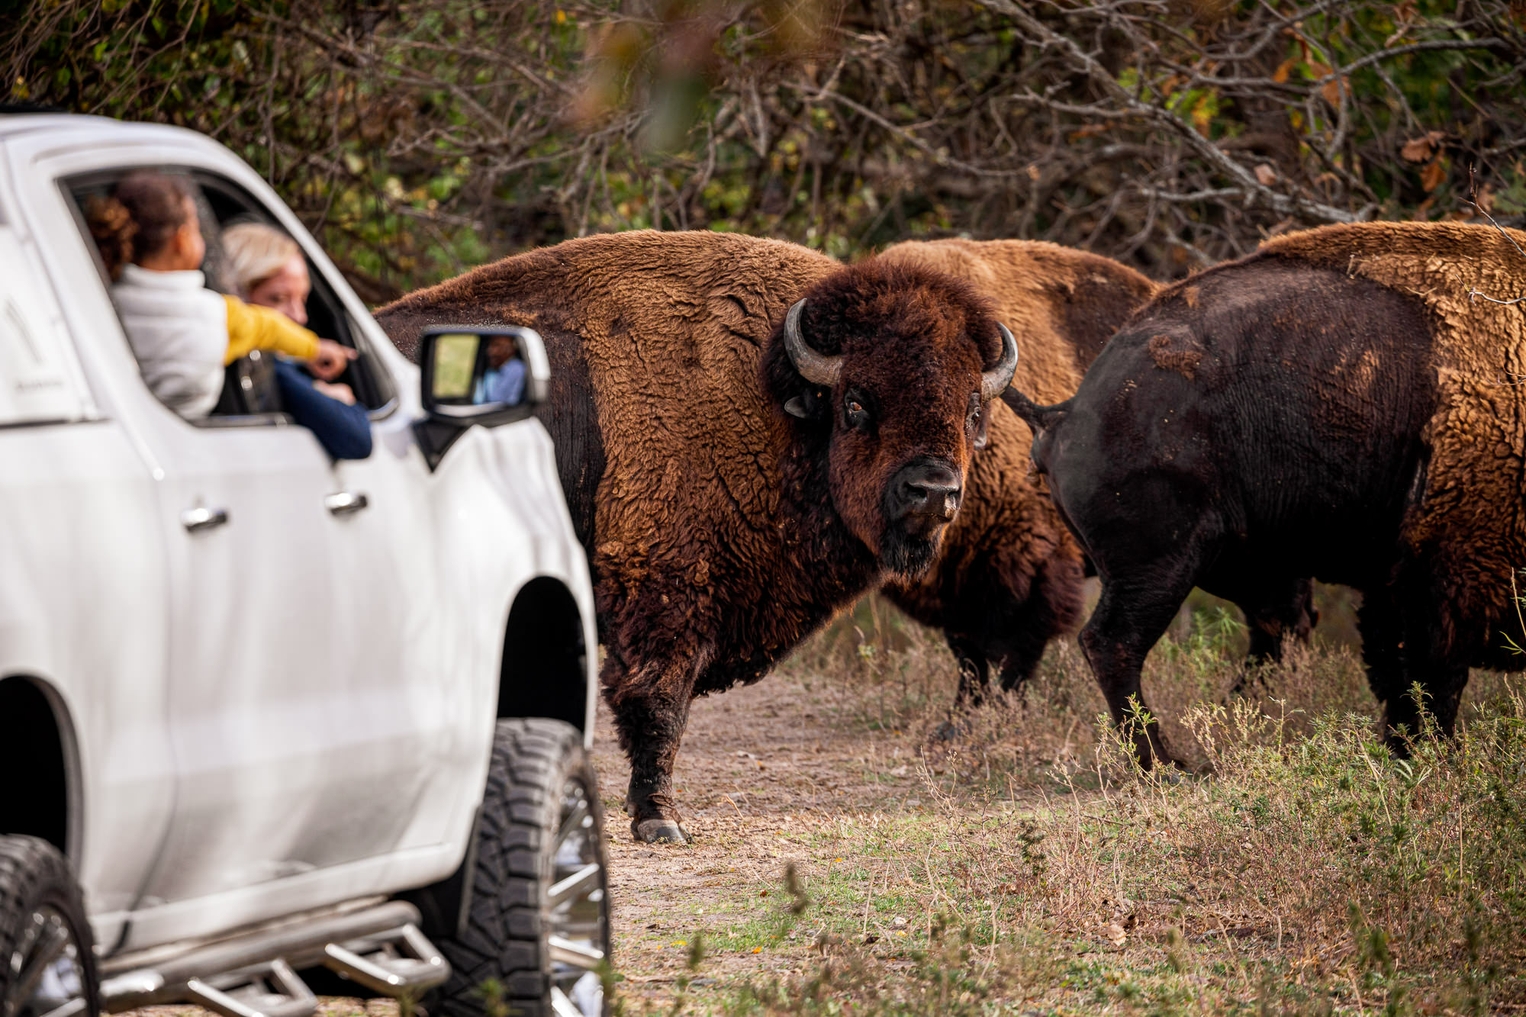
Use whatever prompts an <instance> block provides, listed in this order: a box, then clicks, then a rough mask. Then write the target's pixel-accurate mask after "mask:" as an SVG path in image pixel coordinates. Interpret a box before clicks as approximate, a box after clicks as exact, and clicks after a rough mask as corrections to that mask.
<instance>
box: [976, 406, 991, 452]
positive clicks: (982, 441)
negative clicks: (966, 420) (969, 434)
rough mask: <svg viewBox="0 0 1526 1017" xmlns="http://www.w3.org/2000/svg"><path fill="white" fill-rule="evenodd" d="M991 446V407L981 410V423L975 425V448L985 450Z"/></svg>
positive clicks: (983, 407)
mask: <svg viewBox="0 0 1526 1017" xmlns="http://www.w3.org/2000/svg"><path fill="white" fill-rule="evenodd" d="M989 444H991V407H989V406H982V407H981V408H980V423H979V424H977V425H975V448H976V449H977V450H979V449H983V448H985V447H986V446H987V445H989Z"/></svg>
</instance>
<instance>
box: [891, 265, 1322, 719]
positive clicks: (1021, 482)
mask: <svg viewBox="0 0 1526 1017" xmlns="http://www.w3.org/2000/svg"><path fill="white" fill-rule="evenodd" d="M881 257H882V258H884V259H886V260H891V261H901V262H904V263H906V264H918V265H923V266H925V267H927V268H932V269H936V270H938V271H941V272H946V273H948V274H949V275H953V276H957V277H958V278H960V279H963V280H965V281H966V282H968V283H969V284H970V285H971V286H972V287H974V289H975V290H976V292H978V293H980V294H981V295H982V296H985V297H986V298H987V299H989V300H990V301H991V302H992V304H993V305H994V307H995V309H996V316H997V317H998V318H999V319H1000V320H1001V321H1003V322H1005V323H1006V324H1007V325H1008V327H1010V328H1011V329H1012V331H1013V333H1014V334H1015V335H1016V336H1017V337H1018V345H1019V348H1020V349H1021V350H1022V357H1021V359H1020V362H1019V363H1018V368H1017V374H1016V376H1015V377H1014V378H1013V380H1012V384H1013V386H1014V387H1015V388H1018V389H1020V390H1021V391H1023V392H1026V393H1032V394H1033V395H1034V397H1035V398H1037V399H1039V400H1041V401H1043V402H1058V401H1059V400H1061V399H1064V398H1066V397H1068V396H1070V395H1071V394H1073V393H1074V392H1075V390H1076V386H1078V385H1079V384H1080V383H1081V377H1082V375H1083V374H1084V373H1085V372H1086V370H1087V368H1089V367H1090V366H1091V363H1092V361H1093V360H1095V359H1096V358H1097V355H1098V354H1099V353H1101V352H1102V347H1103V346H1104V345H1105V344H1106V343H1107V341H1108V339H1109V338H1110V337H1111V336H1112V335H1113V333H1114V332H1116V331H1117V330H1118V329H1119V328H1120V327H1122V326H1123V324H1124V323H1125V322H1127V321H1128V319H1129V317H1130V316H1131V315H1132V314H1133V313H1134V312H1135V310H1137V309H1138V308H1139V307H1141V306H1143V305H1144V304H1145V303H1146V302H1147V301H1148V300H1149V299H1150V298H1151V297H1152V296H1154V294H1155V292H1156V290H1157V287H1156V285H1155V284H1154V283H1153V282H1151V281H1150V280H1149V279H1147V278H1145V277H1144V276H1143V275H1140V274H1139V273H1138V272H1136V271H1134V270H1133V269H1131V268H1129V267H1127V266H1125V265H1122V264H1119V263H1118V262H1116V261H1113V260H1112V259H1110V258H1104V257H1101V256H1099V255H1095V254H1090V253H1087V252H1085V251H1078V250H1074V249H1072V248H1068V247H1061V246H1059V245H1056V244H1050V243H1044V242H1042V241H1029V240H985V241H976V240H933V241H911V242H908V243H903V244H897V245H896V246H894V247H891V248H888V249H887V250H886V251H885V252H884V253H883V254H882V255H881ZM988 427H989V432H990V438H989V445H988V446H987V448H986V449H985V450H984V451H982V452H981V453H980V454H979V455H977V456H976V457H975V462H974V465H973V466H972V468H971V471H970V477H969V481H968V483H967V484H966V490H967V494H966V496H965V500H964V506H963V508H961V509H960V511H959V516H958V518H957V519H955V520H954V522H953V523H951V524H950V525H949V529H948V533H947V534H946V535H945V536H944V538H943V551H942V553H941V554H940V555H939V559H938V561H937V563H936V564H935V565H934V566H933V567H932V568H931V569H929V570H928V571H927V572H926V573H924V574H923V575H922V576H921V577H920V578H917V579H904V578H896V579H891V580H890V581H889V582H888V583H887V584H886V585H885V588H884V589H885V593H886V594H887V595H888V596H889V598H890V600H891V601H892V602H894V603H895V604H896V605H897V606H899V607H900V608H901V609H902V610H904V611H905V612H906V613H907V614H909V615H911V616H912V617H913V618H915V619H917V620H918V621H920V622H922V623H923V624H924V625H930V626H935V627H938V628H941V629H943V631H944V633H945V635H946V636H947V637H948V642H949V647H950V648H951V649H952V650H953V652H954V655H955V657H957V658H958V660H959V664H960V684H959V700H960V701H977V702H978V701H979V700H980V698H981V697H982V693H983V692H984V690H985V688H986V686H987V683H988V681H989V675H990V666H991V665H992V664H995V665H997V666H999V667H1000V669H1001V670H1000V681H1001V687H1002V688H1003V689H1006V690H1011V689H1014V688H1016V687H1018V686H1019V685H1021V683H1022V682H1024V681H1025V680H1026V679H1027V678H1028V677H1029V676H1030V675H1031V674H1032V673H1033V670H1034V668H1035V667H1036V666H1037V664H1038V661H1039V658H1040V657H1041V656H1042V655H1043V652H1044V647H1045V646H1046V645H1047V643H1048V641H1049V640H1050V639H1051V638H1054V637H1055V636H1058V635H1061V634H1063V633H1067V632H1071V631H1074V628H1075V625H1076V623H1077V622H1078V621H1079V619H1080V612H1081V608H1082V603H1081V598H1082V585H1081V584H1082V578H1083V559H1082V555H1081V552H1080V550H1079V549H1078V548H1077V547H1076V546H1075V542H1074V540H1073V539H1072V538H1071V536H1070V534H1069V533H1067V532H1066V530H1065V525H1064V523H1063V522H1061V521H1060V518H1059V516H1058V514H1057V513H1056V511H1055V509H1054V506H1053V504H1052V503H1051V502H1050V500H1049V494H1048V491H1047V490H1046V489H1045V487H1044V484H1043V481H1042V480H1041V479H1039V478H1037V477H1035V476H1034V475H1033V471H1032V466H1031V461H1030V458H1029V449H1030V448H1031V446H1032V436H1031V434H1030V432H1029V430H1028V427H1027V425H1026V424H1024V423H1023V422H1022V421H1021V420H1020V419H1018V417H1017V415H1016V414H1014V413H1012V412H1011V411H1010V410H1009V409H1008V408H1007V407H1006V406H1005V405H1001V404H998V405H996V406H993V407H992V410H991V415H990V420H989V422H988ZM1245 587H1246V588H1245V589H1244V590H1243V591H1241V593H1240V596H1239V598H1237V602H1238V603H1239V605H1240V607H1241V608H1242V609H1243V610H1244V612H1245V615H1246V621H1247V623H1248V625H1249V633H1250V656H1251V657H1252V658H1253V659H1256V658H1271V659H1276V658H1277V657H1278V656H1280V654H1281V649H1282V640H1283V638H1284V637H1285V636H1288V635H1291V636H1294V637H1295V638H1299V639H1304V640H1307V639H1308V636H1309V631H1310V629H1311V628H1312V627H1313V625H1314V623H1315V621H1316V620H1317V618H1318V615H1317V612H1315V610H1314V605H1313V590H1312V584H1311V583H1310V582H1309V581H1308V580H1307V579H1299V580H1296V581H1293V582H1291V583H1281V584H1279V583H1272V584H1268V585H1262V584H1257V585H1254V586H1253V585H1252V584H1249V583H1247V584H1245Z"/></svg>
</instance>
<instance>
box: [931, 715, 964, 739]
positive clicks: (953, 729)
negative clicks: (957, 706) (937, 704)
mask: <svg viewBox="0 0 1526 1017" xmlns="http://www.w3.org/2000/svg"><path fill="white" fill-rule="evenodd" d="M969 733H970V727H969V724H968V723H967V722H965V721H958V722H955V721H952V720H945V721H944V722H943V723H941V724H939V725H938V726H937V728H936V729H934V731H933V739H934V740H935V741H940V742H952V741H958V740H959V739H960V738H963V737H964V736H965V735H967V734H969Z"/></svg>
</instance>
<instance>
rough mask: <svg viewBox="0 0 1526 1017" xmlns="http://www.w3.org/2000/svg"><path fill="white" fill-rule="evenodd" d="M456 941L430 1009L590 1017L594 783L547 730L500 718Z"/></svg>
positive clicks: (595, 906)
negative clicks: (467, 896)
mask: <svg viewBox="0 0 1526 1017" xmlns="http://www.w3.org/2000/svg"><path fill="white" fill-rule="evenodd" d="M476 837H477V843H476V861H475V864H474V865H473V866H472V872H471V875H472V879H471V882H470V883H469V884H468V892H469V893H470V895H471V896H470V899H469V900H468V901H467V904H466V907H467V912H466V924H465V929H464V931H463V933H462V935H460V936H458V937H448V938H444V939H442V940H441V941H439V946H440V949H441V951H442V952H443V953H444V954H445V957H446V959H447V960H449V961H450V966H451V974H450V979H449V980H448V981H447V982H446V983H445V985H444V986H443V992H442V997H443V998H441V999H440V1001H439V1004H440V1005H439V1010H440V1011H442V1012H443V1013H444V1014H447V1015H449V1017H468V1015H470V1017H481V1015H482V1014H483V1013H484V1012H486V1013H487V1014H489V1015H492V1014H504V1015H513V1017H570V1015H572V1014H581V1015H583V1017H602V1015H604V1014H605V1013H607V1012H608V1007H607V1005H606V1003H605V1001H604V977H603V976H604V975H605V973H606V972H607V971H608V963H607V958H608V956H609V894H608V888H607V882H606V872H605V859H604V819H603V810H602V809H601V808H600V806H599V783H598V778H597V776H596V775H595V774H594V770H593V766H592V764H591V763H590V761H589V759H588V754H587V752H585V751H584V749H583V736H582V734H581V733H579V732H578V730H577V729H576V728H574V727H573V726H572V725H570V724H566V723H563V722H562V721H559V720H545V719H541V718H532V719H528V720H501V721H499V722H498V730H497V734H496V736H495V738H494V740H493V758H492V762H491V763H490V764H489V766H488V775H487V790H486V792H485V793H484V795H483V801H482V813H481V818H480V820H479V822H478V827H477V834H476Z"/></svg>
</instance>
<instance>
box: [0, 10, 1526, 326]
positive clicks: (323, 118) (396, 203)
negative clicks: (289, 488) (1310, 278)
mask: <svg viewBox="0 0 1526 1017" xmlns="http://www.w3.org/2000/svg"><path fill="white" fill-rule="evenodd" d="M0 64H3V66H4V69H5V73H6V81H7V82H8V86H9V92H10V97H11V101H12V102H30V103H37V104H44V105H54V106H60V107H63V108H66V109H69V110H72V111H76V112H88V113H100V114H105V115H108V116H115V117H122V118H125V119H141V120H160V121H166V122H171V123H177V124H183V125H185V126H188V127H193V128H196V129H198V130H201V131H205V132H206V133H208V134H210V135H212V136H213V137H215V138H217V139H218V140H220V141H222V142H223V143H225V144H227V145H229V146H230V147H231V148H233V149H234V150H235V151H236V152H238V153H239V154H240V155H242V156H243V157H244V158H245V159H247V160H248V161H249V162H250V163H251V164H252V165H253V166H254V167H255V168H256V169H258V170H259V171H260V172H261V173H263V174H265V175H266V176H267V177H268V178H269V179H270V181H271V182H272V183H273V184H274V185H275V186H276V188H277V189H278V190H279V191H280V192H281V193H282V194H283V196H284V197H285V198H286V199H287V201H288V202H290V203H291V205H292V206H293V208H295V209H296V210H297V211H298V213H299V214H300V215H301V216H302V217H303V218H304V219H305V220H306V221H307V222H308V223H309V224H310V225H311V226H312V227H313V228H314V229H315V230H316V231H318V232H319V233H320V235H321V236H322V237H323V239H324V241H325V243H326V244H327V245H328V247H329V249H330V250H331V251H332V252H333V253H334V254H335V256H336V260H338V261H339V262H340V263H341V264H342V265H343V266H344V267H345V269H346V271H347V272H349V273H350V274H351V277H352V278H353V279H354V280H355V281H356V283H357V285H358V286H359V288H360V289H361V291H362V292H363V293H364V294H365V295H366V296H368V297H369V298H371V299H373V300H381V299H385V298H386V297H388V296H390V295H393V294H396V293H398V292H402V291H405V290H407V289H410V288H413V287H415V286H418V285H421V284H425V283H428V282H432V281H435V280H437V279H440V278H443V277H445V276H449V275H453V274H455V273H457V272H459V271H460V270H461V269H463V268H465V267H468V266H470V265H473V264H476V263H479V262H481V261H483V260H486V259H488V258H491V257H496V256H500V255H503V254H507V253H511V252H513V251H516V250H520V249H523V248H525V247H527V246H531V245H537V244H546V243H553V242H555V241H558V240H561V239H564V238H566V237H569V236H575V235H579V234H582V233H588V232H595V231H601V230H615V229H627V228H632V227H648V226H655V227H658V228H662V229H692V228H710V229H727V230H744V231H747V232H751V233H759V234H767V235H774V236H782V237H788V238H790V239H794V240H797V241H800V242H802V243H806V244H809V245H811V246H813V247H816V248H819V249H822V250H825V251H827V252H829V253H831V254H834V255H837V256H840V257H851V256H854V255H856V254H858V253H859V252H861V251H863V250H866V249H868V248H871V247H874V246H877V245H882V244H885V243H888V242H891V241H894V240H897V239H901V238H903V237H907V236H936V235H945V234H959V233H962V234H967V235H970V236H975V237H994V236H1019V237H1034V238H1044V239H1050V240H1055V241H1058V242H1061V243H1066V244H1073V245H1078V246H1082V247H1087V248H1090V249H1092V250H1095V251H1098V252H1100V253H1104V254H1109V255H1113V256H1115V257H1121V258H1123V259H1125V260H1128V261H1131V262H1132V263H1134V264H1136V265H1138V266H1139V267H1140V268H1142V269H1144V270H1145V271H1147V272H1149V273H1150V274H1152V275H1154V276H1156V277H1158V278H1168V277H1171V276H1175V275H1180V274H1182V273H1184V272H1186V271H1188V270H1190V269H1192V268H1194V267H1197V266H1199V265H1202V264H1206V263H1209V262H1212V261H1215V260H1218V259H1220V258H1224V257H1229V256H1233V255H1236V254H1239V253H1243V252H1246V251H1248V250H1250V249H1251V248H1252V247H1254V245H1255V244H1256V242H1257V241H1258V240H1259V239H1261V238H1262V237H1264V236H1266V235H1268V234H1271V233H1276V232H1280V231H1283V230H1287V229H1290V228H1294V227H1297V226H1307V225H1315V224H1318V223H1321V222H1333V221H1343V220H1347V219H1352V218H1374V217H1386V218H1441V217H1472V216H1474V215H1477V214H1478V209H1482V210H1484V211H1488V212H1492V213H1493V215H1494V216H1495V217H1496V218H1497V219H1500V220H1501V221H1515V222H1519V221H1521V219H1522V217H1523V213H1526V4H1523V3H1521V2H1520V0H1517V2H1515V3H1507V2H1505V0H1460V2H1453V3H1441V2H1435V0H1404V2H1402V3H1398V4H1357V3H1339V2H1329V0H1261V2H1252V0H1239V2H1231V0H1113V2H1107V3H1100V4H1090V3H1086V4H1083V3H1079V2H1050V3H1039V2H1027V0H750V2H749V0H562V2H558V0H383V2H378V0H346V2H321V0H251V2H236V0H0ZM1475 203H1476V207H1475Z"/></svg>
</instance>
